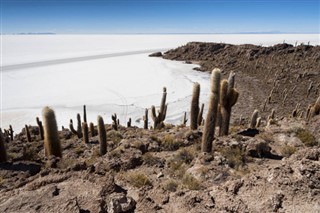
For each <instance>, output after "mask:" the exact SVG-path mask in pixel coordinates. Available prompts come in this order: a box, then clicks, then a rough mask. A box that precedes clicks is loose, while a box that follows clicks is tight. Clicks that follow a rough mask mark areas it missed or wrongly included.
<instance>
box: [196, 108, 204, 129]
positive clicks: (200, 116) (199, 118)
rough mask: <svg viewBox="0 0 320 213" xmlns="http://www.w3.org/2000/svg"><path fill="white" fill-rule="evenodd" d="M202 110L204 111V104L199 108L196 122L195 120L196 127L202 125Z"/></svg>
mask: <svg viewBox="0 0 320 213" xmlns="http://www.w3.org/2000/svg"><path fill="white" fill-rule="evenodd" d="M203 109H204V104H201V108H200V111H199V115H198V120H197V122H198V126H201V124H202V120H203V117H202V116H203Z"/></svg>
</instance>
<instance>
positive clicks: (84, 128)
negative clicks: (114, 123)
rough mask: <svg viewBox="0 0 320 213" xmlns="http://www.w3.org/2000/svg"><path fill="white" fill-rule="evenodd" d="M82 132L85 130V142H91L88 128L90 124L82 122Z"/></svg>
mask: <svg viewBox="0 0 320 213" xmlns="http://www.w3.org/2000/svg"><path fill="white" fill-rule="evenodd" d="M82 132H83V142H84V143H89V130H88V124H87V123H86V122H83V123H82Z"/></svg>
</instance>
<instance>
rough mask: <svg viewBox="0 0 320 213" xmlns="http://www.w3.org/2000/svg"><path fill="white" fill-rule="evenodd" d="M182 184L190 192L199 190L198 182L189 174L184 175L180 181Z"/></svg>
mask: <svg viewBox="0 0 320 213" xmlns="http://www.w3.org/2000/svg"><path fill="white" fill-rule="evenodd" d="M182 184H183V185H184V186H185V187H186V188H188V189H190V190H199V189H201V184H200V182H199V181H198V180H197V179H196V178H195V177H193V176H192V175H191V174H185V175H184V177H183V179H182Z"/></svg>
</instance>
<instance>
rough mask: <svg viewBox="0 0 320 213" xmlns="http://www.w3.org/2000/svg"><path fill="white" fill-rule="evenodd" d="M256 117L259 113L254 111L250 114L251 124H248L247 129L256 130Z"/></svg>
mask: <svg viewBox="0 0 320 213" xmlns="http://www.w3.org/2000/svg"><path fill="white" fill-rule="evenodd" d="M258 116H259V111H258V110H254V112H253V113H252V116H251V122H250V126H249V128H251V129H254V128H256V126H257V119H258Z"/></svg>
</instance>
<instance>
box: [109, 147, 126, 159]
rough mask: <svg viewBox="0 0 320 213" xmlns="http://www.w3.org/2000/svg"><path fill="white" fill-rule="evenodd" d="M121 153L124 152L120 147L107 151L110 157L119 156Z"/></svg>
mask: <svg viewBox="0 0 320 213" xmlns="http://www.w3.org/2000/svg"><path fill="white" fill-rule="evenodd" d="M122 153H124V151H123V150H122V148H121V147H118V148H115V149H114V150H112V151H110V152H109V156H110V157H112V158H120V157H121V155H122Z"/></svg>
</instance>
